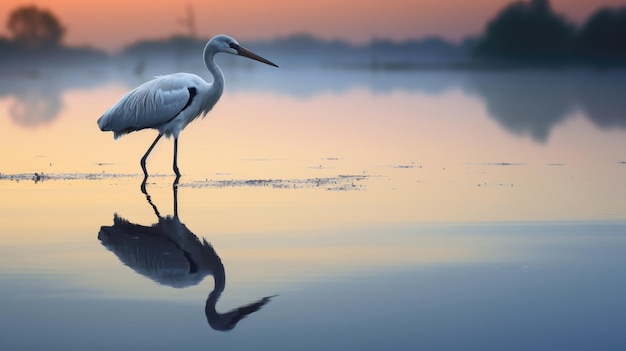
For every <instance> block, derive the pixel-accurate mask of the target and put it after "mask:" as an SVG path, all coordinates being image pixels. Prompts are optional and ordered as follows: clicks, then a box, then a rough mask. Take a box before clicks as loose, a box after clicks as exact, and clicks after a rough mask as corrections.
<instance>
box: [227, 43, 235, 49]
mask: <svg viewBox="0 0 626 351" xmlns="http://www.w3.org/2000/svg"><path fill="white" fill-rule="evenodd" d="M228 46H230V48H231V49H236V48H237V44H235V43H229V44H228Z"/></svg>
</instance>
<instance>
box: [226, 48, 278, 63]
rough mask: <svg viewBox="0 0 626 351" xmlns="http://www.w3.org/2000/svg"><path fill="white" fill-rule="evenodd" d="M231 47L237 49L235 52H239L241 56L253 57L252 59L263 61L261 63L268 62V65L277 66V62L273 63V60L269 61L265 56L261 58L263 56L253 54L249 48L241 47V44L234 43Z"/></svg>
mask: <svg viewBox="0 0 626 351" xmlns="http://www.w3.org/2000/svg"><path fill="white" fill-rule="evenodd" d="M233 48H234V49H235V50H237V54H239V56H243V57H247V58H251V59H253V60H257V61H259V62H263V63H265V64H268V65H270V66H274V67H278V65H277V64H275V63H274V62H272V61H270V60H268V59H266V58H263V57H261V56H259V55H257V54H255V53H254V52H252V51H250V50H248V49H246V48H244V47H243V46H241V45H234V46H233Z"/></svg>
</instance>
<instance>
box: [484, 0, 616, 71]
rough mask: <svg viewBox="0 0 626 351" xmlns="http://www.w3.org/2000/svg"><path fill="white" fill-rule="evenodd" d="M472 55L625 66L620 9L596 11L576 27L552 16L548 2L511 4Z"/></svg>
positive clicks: (545, 0) (555, 15)
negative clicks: (618, 63)
mask: <svg viewBox="0 0 626 351" xmlns="http://www.w3.org/2000/svg"><path fill="white" fill-rule="evenodd" d="M473 54H474V56H476V57H480V58H494V59H500V60H515V61H530V62H564V61H565V62H569V61H574V62H591V63H612V62H614V63H617V62H626V7H622V8H618V9H609V8H602V9H599V10H597V11H596V12H595V13H593V14H592V15H591V16H590V17H589V18H588V19H587V20H586V21H585V22H584V23H583V25H582V26H581V27H576V26H575V25H573V24H572V23H570V22H569V21H568V20H567V19H565V18H564V17H562V16H560V15H558V14H556V13H554V12H553V10H552V8H551V6H550V2H549V1H548V0H531V1H530V2H522V1H519V2H515V3H512V4H510V5H508V6H506V7H505V8H504V9H503V10H502V11H500V13H499V14H498V15H497V16H496V17H495V18H494V19H493V20H491V21H490V22H489V23H488V24H487V28H486V31H485V33H484V35H483V36H482V37H481V38H480V39H479V40H478V41H477V43H476V46H475V47H474V48H473Z"/></svg>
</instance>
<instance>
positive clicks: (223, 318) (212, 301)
mask: <svg viewBox="0 0 626 351" xmlns="http://www.w3.org/2000/svg"><path fill="white" fill-rule="evenodd" d="M219 267H220V268H221V269H217V268H216V269H215V271H214V272H213V278H214V279H215V287H214V288H213V291H211V293H210V294H209V297H208V298H207V300H206V305H205V306H204V313H205V314H206V318H207V322H209V325H210V326H211V328H213V329H215V330H221V331H228V330H232V329H234V328H235V327H236V326H237V323H239V321H240V320H242V319H244V318H246V316H248V315H249V314H251V313H254V312H256V311H258V310H260V309H261V307H263V306H265V304H267V303H268V302H270V299H271V298H272V297H273V296H267V297H264V298H262V299H260V300H259V301H256V302H253V303H251V304H248V305H244V306H241V307H239V308H236V309H234V310H232V311H230V312H227V313H219V312H217V310H216V309H215V305H216V304H217V300H219V298H220V296H221V295H222V292H223V291H224V288H225V286H226V275H225V273H224V266H223V265H222V264H221V262H220V265H219Z"/></svg>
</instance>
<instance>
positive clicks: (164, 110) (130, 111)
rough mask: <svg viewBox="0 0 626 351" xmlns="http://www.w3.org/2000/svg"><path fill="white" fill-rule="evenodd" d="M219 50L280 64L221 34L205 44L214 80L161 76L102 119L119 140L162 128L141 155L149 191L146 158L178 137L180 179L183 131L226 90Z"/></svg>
mask: <svg viewBox="0 0 626 351" xmlns="http://www.w3.org/2000/svg"><path fill="white" fill-rule="evenodd" d="M219 52H223V53H227V54H232V55H239V56H244V57H248V58H251V59H253V60H257V61H260V62H263V63H266V64H268V65H272V66H274V67H278V66H277V65H276V64H274V63H272V62H271V61H269V60H267V59H265V58H263V57H261V56H259V55H257V54H255V53H253V52H251V51H250V50H248V49H246V48H244V47H243V46H241V45H239V43H238V42H237V41H236V40H235V39H233V38H232V37H229V36H227V35H217V36H215V37H213V38H211V40H209V41H208V42H207V44H206V46H205V47H204V64H205V65H206V67H207V69H208V70H209V73H211V75H212V77H213V81H212V82H211V83H207V82H205V81H204V80H203V79H202V78H200V77H199V76H197V75H195V74H190V73H174V74H168V75H163V76H157V77H156V78H155V79H153V80H151V81H148V82H146V83H144V84H142V85H140V86H139V87H137V88H135V89H133V90H132V91H130V92H129V93H128V94H126V95H125V96H124V97H122V98H121V99H120V100H119V101H118V102H117V103H116V104H115V105H114V106H113V107H111V108H110V109H109V110H108V111H106V112H105V113H104V114H103V115H102V117H100V118H99V119H98V126H99V127H100V130H102V131H112V132H113V136H114V138H115V139H117V138H119V137H120V136H122V135H124V134H128V133H131V132H135V131H139V130H142V129H146V128H151V129H156V130H158V131H159V135H158V136H157V138H156V139H155V140H154V142H153V143H152V145H151V146H150V147H149V148H148V150H147V151H146V153H145V154H144V156H143V157H142V158H141V167H142V169H143V172H144V182H143V184H142V190H144V191H145V181H146V179H147V178H148V172H147V170H146V159H147V158H148V155H149V154H150V152H151V151H152V149H153V148H154V146H155V145H156V144H157V142H158V141H159V139H161V137H162V136H163V135H165V136H166V137H170V136H174V164H173V168H174V173H175V174H176V176H177V178H176V180H178V178H180V172H179V170H178V166H177V161H176V158H177V152H178V136H179V134H180V132H181V131H182V130H183V129H184V128H185V127H186V126H187V124H189V123H190V122H192V121H193V120H194V119H196V118H198V117H200V116H205V115H206V114H207V113H208V112H209V111H210V110H211V109H212V108H213V106H215V104H216V103H217V101H218V100H219V98H220V97H221V96H222V92H223V91H224V75H223V73H222V70H221V69H220V68H219V67H218V66H217V64H216V63H215V59H214V58H215V54H217V53H219Z"/></svg>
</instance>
